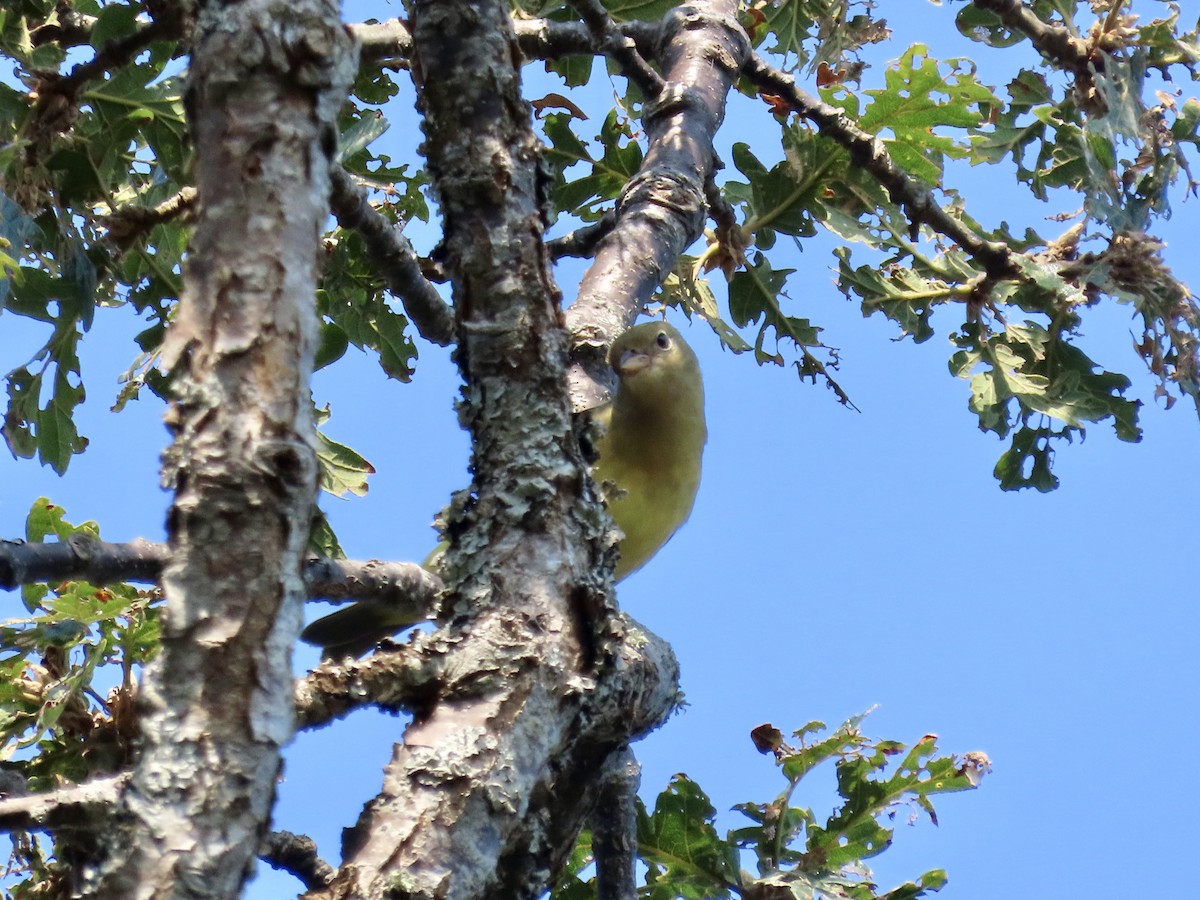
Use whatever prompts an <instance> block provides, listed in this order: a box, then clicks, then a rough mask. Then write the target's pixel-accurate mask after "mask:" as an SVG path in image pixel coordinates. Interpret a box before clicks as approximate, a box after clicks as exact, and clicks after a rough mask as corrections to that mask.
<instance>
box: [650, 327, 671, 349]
mask: <svg viewBox="0 0 1200 900" xmlns="http://www.w3.org/2000/svg"><path fill="white" fill-rule="evenodd" d="M654 342H655V343H656V344H658V349H660V350H667V349H669V348H670V346H671V337H670V335H668V334H667V333H666V332H665V331H660V332H659V333H658V337H656V338H655V339H654Z"/></svg>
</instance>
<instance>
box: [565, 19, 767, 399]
mask: <svg viewBox="0 0 1200 900" xmlns="http://www.w3.org/2000/svg"><path fill="white" fill-rule="evenodd" d="M749 50H750V42H749V39H748V38H747V37H746V33H745V32H744V31H743V30H742V27H741V25H740V24H739V23H738V19H737V7H736V4H735V3H733V2H731V0H703V2H696V3H692V4H690V5H688V6H681V7H676V8H675V9H673V10H672V11H671V12H670V13H669V14H668V15H667V17H666V19H665V21H664V40H663V43H662V48H661V51H660V55H659V62H660V68H661V69H662V71H663V73H664V76H665V78H666V80H667V88H666V89H665V90H664V91H663V92H662V94H661V95H660V96H659V97H658V98H657V99H656V100H655V101H653V102H652V103H648V104H647V105H646V109H645V114H644V115H643V121H644V124H645V128H646V136H647V140H648V142H649V148H648V150H647V153H646V156H645V158H644V159H643V161H642V167H641V169H640V170H639V171H638V173H637V175H635V176H634V177H633V178H632V179H631V180H630V181H629V183H628V184H627V185H626V186H625V189H624V191H623V192H622V194H621V197H620V198H619V200H618V204H617V223H616V226H615V227H614V228H613V230H612V231H611V232H610V233H609V234H608V235H606V236H605V237H604V239H603V240H601V242H600V245H599V247H598V248H597V250H596V256H595V262H594V263H593V264H592V266H591V268H590V269H589V270H588V271H587V273H586V274H585V275H584V277H583V281H582V282H581V284H580V286H579V296H578V299H576V301H575V302H574V303H573V304H572V305H571V308H570V309H569V310H567V324H568V327H569V328H570V330H571V333H572V335H573V337H574V342H575V347H576V351H577V358H579V360H580V362H579V364H578V365H576V366H574V367H572V369H571V374H570V382H571V391H572V399H573V400H574V401H575V402H576V405H577V406H594V405H595V404H596V402H598V401H599V400H600V399H601V398H602V397H603V396H605V395H606V394H607V390H608V380H609V379H610V378H611V372H610V371H609V370H608V368H607V364H606V362H605V350H606V348H607V347H608V345H609V344H611V343H612V341H613V340H614V339H615V338H616V336H617V335H618V334H620V333H621V332H622V331H623V330H624V329H625V327H626V326H627V325H628V324H629V322H631V321H632V320H633V318H634V316H636V315H637V312H638V310H639V309H640V308H641V307H642V305H643V304H644V303H645V302H646V301H647V300H649V299H650V297H651V296H652V295H653V293H654V291H655V290H657V288H658V286H659V285H660V284H661V283H662V281H663V279H664V278H666V276H667V275H668V274H670V273H671V271H673V269H674V267H675V262H676V260H677V258H678V256H679V254H680V253H682V252H683V251H684V250H685V249H686V248H687V247H688V245H689V244H691V243H692V241H694V240H696V238H698V237H699V236H700V235H701V233H702V232H703V226H704V210H705V203H704V184H705V182H706V180H707V179H708V175H709V172H710V171H711V169H712V165H713V153H712V141H713V135H714V134H715V133H716V130H717V128H718V127H719V126H720V124H721V121H722V119H723V118H724V115H725V101H726V98H727V96H728V94H729V90H730V88H731V86H732V85H733V80H734V78H735V77H736V76H737V73H738V71H739V70H740V69H741V67H742V64H743V60H744V59H745V57H746V54H747V53H748V52H749Z"/></svg>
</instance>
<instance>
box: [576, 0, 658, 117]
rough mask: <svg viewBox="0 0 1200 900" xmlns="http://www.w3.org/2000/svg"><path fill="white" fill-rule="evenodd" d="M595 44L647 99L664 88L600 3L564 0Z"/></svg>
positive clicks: (598, 1)
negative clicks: (579, 18)
mask: <svg viewBox="0 0 1200 900" xmlns="http://www.w3.org/2000/svg"><path fill="white" fill-rule="evenodd" d="M567 2H568V4H569V5H570V6H571V8H572V9H574V10H575V12H577V13H579V15H580V16H581V17H582V18H583V21H584V23H585V24H586V25H587V27H588V31H590V32H591V34H592V37H593V38H595V40H596V45H597V46H598V47H599V48H600V49H601V51H602V52H603V53H604V54H605V55H606V56H608V57H609V58H610V59H612V60H613V61H615V62H616V63H617V65H618V66H620V67H621V71H622V72H623V73H624V74H625V76H626V77H627V78H629V80H630V81H632V82H633V83H634V84H636V85H637V86H638V87H639V88H641V90H642V93H643V94H645V95H646V97H647V99H651V100H652V99H654V98H655V97H657V96H658V95H659V94H661V93H662V92H663V88H664V87H665V86H666V85H665V83H664V82H663V79H662V76H661V75H659V74H658V73H657V72H655V71H654V69H653V68H651V67H650V65H649V64H648V63H647V62H646V60H645V59H644V58H643V57H642V55H641V54H640V53H639V52H638V49H637V46H636V44H635V43H634V40H633V38H631V37H629V36H628V35H625V34H623V33H622V32H621V30H620V29H619V28H618V27H617V25H616V23H615V22H613V20H612V17H611V16H609V14H608V10H606V9H605V8H604V5H603V4H602V3H601V2H600V0H567Z"/></svg>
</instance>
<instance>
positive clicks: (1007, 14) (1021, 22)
mask: <svg viewBox="0 0 1200 900" xmlns="http://www.w3.org/2000/svg"><path fill="white" fill-rule="evenodd" d="M971 2H972V3H974V4H975V5H976V6H978V7H979V8H980V9H986V10H988V11H989V12H993V13H995V14H996V15H997V16H999V17H1000V21H1001V22H1003V23H1004V24H1005V25H1007V26H1008V27H1009V28H1011V29H1013V30H1014V31H1019V32H1021V33H1022V34H1024V35H1025V36H1026V37H1027V38H1029V41H1030V43H1032V44H1033V46H1034V49H1036V50H1037V51H1038V53H1040V54H1042V56H1044V57H1045V58H1046V59H1047V60H1049V61H1050V62H1052V63H1055V64H1056V65H1058V66H1059V67H1061V68H1064V69H1067V70H1068V71H1070V72H1073V73H1074V74H1075V76H1076V77H1077V78H1078V77H1085V78H1088V79H1089V80H1090V78H1091V71H1090V69H1089V59H1088V45H1087V41H1085V40H1083V39H1082V38H1077V37H1075V36H1074V35H1073V34H1071V32H1070V30H1069V29H1067V28H1064V27H1063V26H1062V25H1052V24H1050V23H1048V22H1043V21H1042V20H1041V19H1039V18H1038V16H1037V14H1036V13H1034V11H1033V10H1031V9H1030V8H1029V7H1027V6H1026V5H1025V4H1024V3H1022V2H1021V0H971Z"/></svg>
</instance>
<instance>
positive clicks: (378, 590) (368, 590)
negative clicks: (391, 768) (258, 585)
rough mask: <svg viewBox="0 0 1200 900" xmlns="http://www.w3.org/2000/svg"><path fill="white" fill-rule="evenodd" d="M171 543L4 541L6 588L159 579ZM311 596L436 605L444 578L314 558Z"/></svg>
mask: <svg viewBox="0 0 1200 900" xmlns="http://www.w3.org/2000/svg"><path fill="white" fill-rule="evenodd" d="M168 552H169V551H168V549H167V545H166V544H156V543H154V542H152V541H145V540H141V539H138V540H136V541H131V542H129V543H127V544H110V543H108V542H107V541H98V540H95V539H94V538H90V537H88V536H87V535H84V534H76V535H73V536H72V537H71V538H70V539H69V540H66V541H59V542H57V543H46V544H42V543H26V542H24V541H0V588H3V589H5V590H13V589H14V588H17V587H19V586H20V585H22V584H33V583H34V582H39V581H52V582H58V581H67V580H70V579H80V578H81V579H84V580H85V581H88V582H89V583H91V584H95V585H104V584H115V583H118V582H124V581H136V582H140V583H145V584H156V583H157V582H158V580H159V576H160V575H161V573H162V569H163V566H164V565H166V563H167V556H168ZM304 584H305V588H306V589H307V594H308V599H310V600H320V601H325V602H332V603H338V602H343V601H344V602H352V601H359V600H371V601H374V602H376V603H384V604H388V603H393V604H397V605H399V604H402V603H403V604H404V605H406V606H408V605H411V604H414V603H419V604H422V605H424V606H427V607H429V608H432V607H433V601H434V598H435V597H437V595H438V594H439V593H441V591H442V589H443V585H442V580H441V579H440V578H438V576H436V575H434V574H433V573H432V572H429V571H428V570H426V569H424V568H422V567H421V566H420V565H418V564H417V563H412V562H382V561H380V560H378V559H369V560H365V561H363V560H351V559H309V560H306V561H305V563H304Z"/></svg>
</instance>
